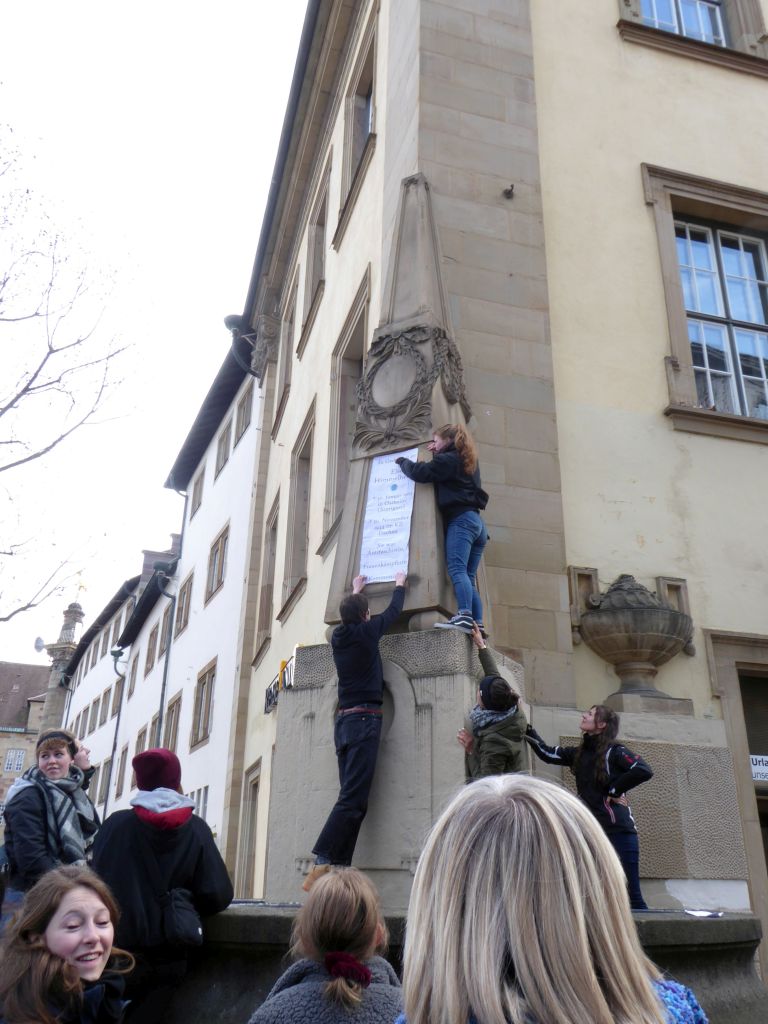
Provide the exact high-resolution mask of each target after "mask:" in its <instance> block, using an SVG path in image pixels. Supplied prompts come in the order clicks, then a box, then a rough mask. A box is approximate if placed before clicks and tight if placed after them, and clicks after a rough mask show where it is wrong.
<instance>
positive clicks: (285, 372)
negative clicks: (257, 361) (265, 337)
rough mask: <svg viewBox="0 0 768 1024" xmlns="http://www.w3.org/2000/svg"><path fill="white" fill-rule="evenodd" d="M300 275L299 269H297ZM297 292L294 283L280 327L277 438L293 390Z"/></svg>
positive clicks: (273, 427)
mask: <svg viewBox="0 0 768 1024" xmlns="http://www.w3.org/2000/svg"><path fill="white" fill-rule="evenodd" d="M297 276H298V271H297ZM296 292H297V285H296V283H294V285H293V287H292V288H291V291H290V293H289V295H290V298H289V300H288V302H287V303H286V306H285V310H284V311H283V315H282V325H281V328H280V354H279V357H278V362H277V393H276V397H277V409H276V412H275V421H274V423H273V424H272V439H273V440H274V439H275V436H276V435H277V431H278V430H279V428H280V422H281V420H282V418H283V413H284V412H285V406H286V403H287V401H288V395H289V394H290V391H291V368H292V362H293V334H294V326H295V323H296Z"/></svg>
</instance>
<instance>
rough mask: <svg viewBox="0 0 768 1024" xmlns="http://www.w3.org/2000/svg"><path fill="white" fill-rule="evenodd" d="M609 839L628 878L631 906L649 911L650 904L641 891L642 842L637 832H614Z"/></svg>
mask: <svg viewBox="0 0 768 1024" xmlns="http://www.w3.org/2000/svg"><path fill="white" fill-rule="evenodd" d="M608 838H609V839H610V841H611V845H612V846H613V848H614V850H615V851H616V853H617V854H618V855H619V860H620V861H621V866H622V867H623V868H624V874H625V875H626V876H627V891H628V893H629V905H630V906H631V907H632V909H633V910H647V909H648V904H647V903H646V902H645V900H644V899H643V894H642V892H641V891H640V841H639V839H638V838H637V832H613V833H611V834H610V835H609V836H608Z"/></svg>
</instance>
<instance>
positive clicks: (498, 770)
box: [456, 626, 528, 782]
mask: <svg viewBox="0 0 768 1024" xmlns="http://www.w3.org/2000/svg"><path fill="white" fill-rule="evenodd" d="M472 642H473V643H474V645H475V647H476V648H477V653H478V655H479V657H480V664H481V665H482V667H483V672H484V673H485V675H484V676H483V678H482V679H481V680H480V685H479V687H478V690H477V704H476V705H475V706H474V707H473V708H472V710H471V711H470V712H469V714H468V715H467V721H466V723H465V727H464V728H463V729H460V730H459V732H458V733H457V734H456V739H457V740H458V741H459V743H460V744H461V745H462V747H464V769H465V773H466V778H467V782H472V781H473V780H474V779H482V778H483V777H484V776H486V775H504V774H506V773H507V772H522V771H525V770H526V769H527V767H528V758H527V756H526V751H525V731H526V729H527V727H528V722H527V720H526V717H525V712H524V711H523V709H522V707H521V706H520V697H519V696H518V694H516V693H515V691H514V690H513V689H512V687H511V686H510V685H509V683H508V682H507V681H506V679H502V677H501V676H500V675H499V670H498V667H497V665H496V662H495V661H494V658H493V655H492V654H491V652H490V651H489V650H488V646H487V644H486V643H485V640H484V639H483V635H482V633H481V632H480V628H479V627H478V626H475V627H474V629H473V630H472Z"/></svg>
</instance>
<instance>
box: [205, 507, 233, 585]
mask: <svg viewBox="0 0 768 1024" xmlns="http://www.w3.org/2000/svg"><path fill="white" fill-rule="evenodd" d="M228 541H229V527H228V526H225V527H224V529H223V530H222V531H221V533H220V534H219V535H218V537H217V538H216V540H215V541H214V542H213V544H212V545H211V553H210V554H209V555H208V576H207V579H206V583H205V600H206V602H208V601H210V599H211V598H212V597H213V595H214V594H215V593H216V592H217V591H218V590H219V589H220V588H221V586H222V584H223V583H224V571H225V569H226V563H227V543H228Z"/></svg>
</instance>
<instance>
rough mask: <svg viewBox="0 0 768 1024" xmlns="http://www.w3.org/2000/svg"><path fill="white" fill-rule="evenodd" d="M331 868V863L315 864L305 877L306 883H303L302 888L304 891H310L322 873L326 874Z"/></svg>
mask: <svg viewBox="0 0 768 1024" xmlns="http://www.w3.org/2000/svg"><path fill="white" fill-rule="evenodd" d="M330 870H331V865H330V864H315V866H314V867H313V868H312V870H311V871H310V872H309V874H308V875H307V877H306V878H305V879H304V884H303V885H302V887H301V888H302V889H303V890H304V892H309V890H310V889H311V888H312V886H313V885H314V884H315V882H316V881H317V880H318V878H320V876H321V875H324V874H325V873H326V871H330Z"/></svg>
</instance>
